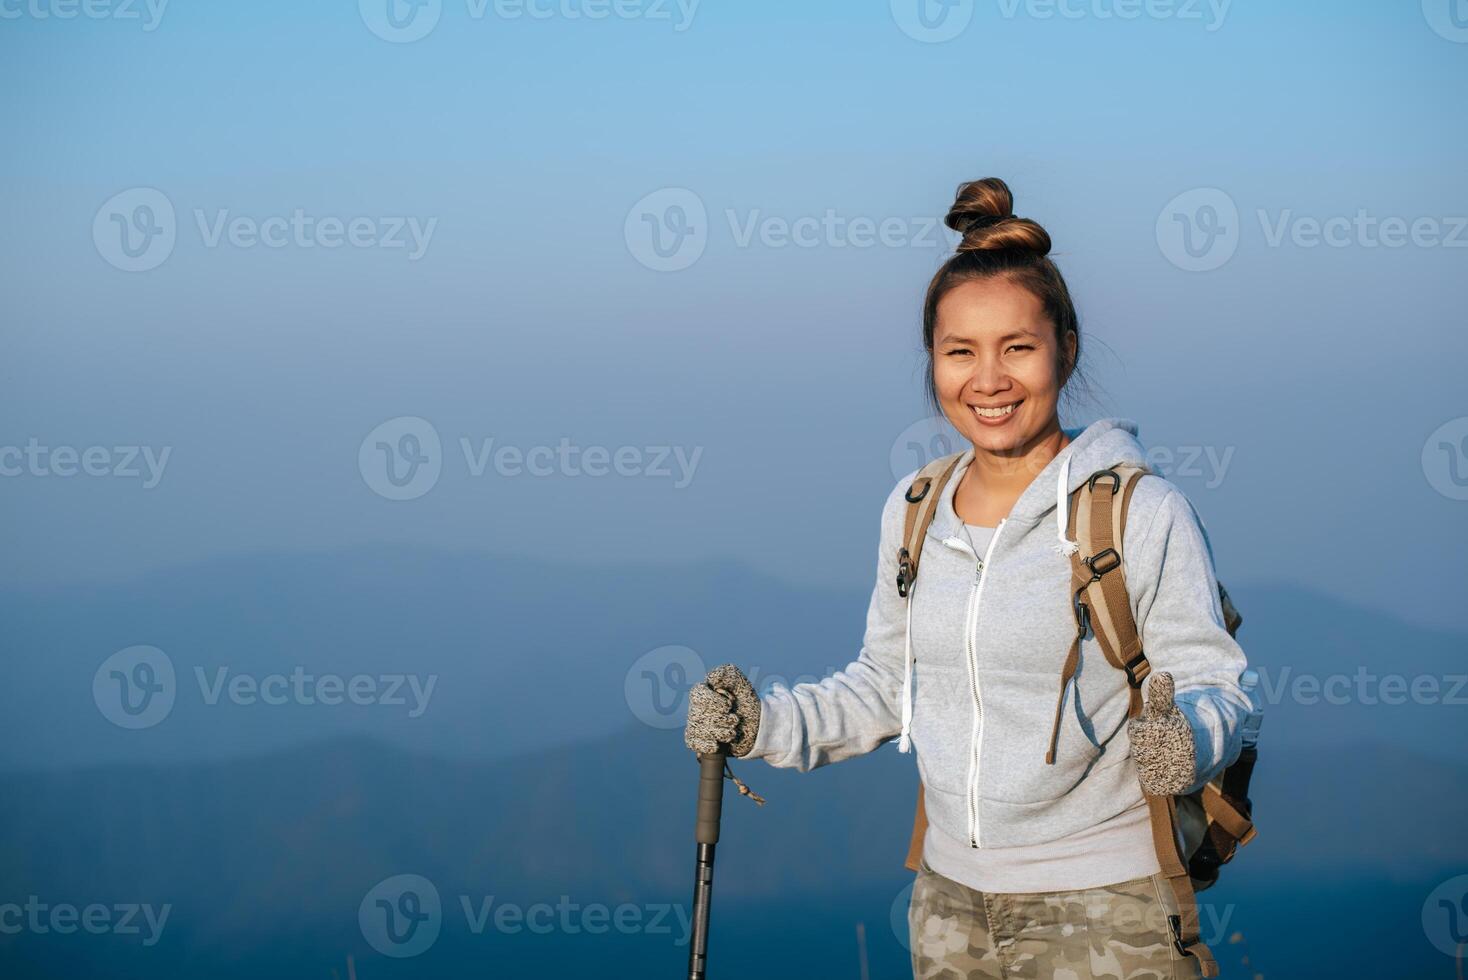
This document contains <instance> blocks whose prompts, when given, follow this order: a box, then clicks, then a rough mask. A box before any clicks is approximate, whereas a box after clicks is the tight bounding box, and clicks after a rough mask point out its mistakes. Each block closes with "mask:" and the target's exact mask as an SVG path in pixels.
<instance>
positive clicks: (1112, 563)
mask: <svg viewBox="0 0 1468 980" xmlns="http://www.w3.org/2000/svg"><path fill="white" fill-rule="evenodd" d="M1102 559H1106V561H1104V562H1103V561H1102ZM1097 562H1101V563H1102V564H1103V565H1104V566H1105V567H1103V568H1097V567H1096V563H1097ZM1081 564H1083V565H1085V566H1086V567H1087V568H1089V569H1090V570H1091V576H1092V577H1091V581H1092V582H1095V581H1097V580H1099V579H1100V578H1101V576H1103V575H1105V574H1106V573H1107V572H1109V571H1112V570H1114V569H1117V568H1120V567H1121V555H1119V554H1117V553H1116V549H1115V548H1107V549H1105V550H1104V551H1100V552H1097V553H1096V554H1094V555H1092V556H1091V557H1090V558H1082V559H1081Z"/></svg>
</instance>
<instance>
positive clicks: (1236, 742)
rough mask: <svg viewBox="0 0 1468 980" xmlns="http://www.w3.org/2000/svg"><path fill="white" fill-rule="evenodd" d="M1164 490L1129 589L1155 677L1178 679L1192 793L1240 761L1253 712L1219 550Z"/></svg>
mask: <svg viewBox="0 0 1468 980" xmlns="http://www.w3.org/2000/svg"><path fill="white" fill-rule="evenodd" d="M1143 479H1149V478H1148V477H1143ZM1166 487H1167V489H1166V492H1165V494H1164V495H1163V498H1162V501H1161V503H1160V504H1159V505H1158V507H1157V510H1156V512H1155V513H1154V514H1153V516H1152V519H1151V521H1150V523H1149V524H1148V526H1147V529H1146V530H1145V531H1144V532H1143V534H1142V536H1141V538H1139V539H1137V542H1136V544H1132V543H1131V542H1128V544H1127V548H1126V562H1127V578H1128V583H1127V584H1128V591H1129V592H1130V593H1131V595H1132V599H1133V603H1134V604H1135V607H1136V608H1135V609H1134V613H1135V615H1136V620H1137V629H1138V631H1139V633H1140V635H1141V640H1142V649H1143V650H1144V651H1145V652H1146V654H1147V659H1148V661H1149V662H1150V663H1151V665H1152V670H1153V672H1154V673H1155V672H1157V671H1164V670H1165V671H1168V672H1170V673H1171V674H1172V676H1173V680H1174V682H1175V683H1176V691H1177V694H1176V702H1177V706H1178V708H1179V709H1180V710H1181V711H1182V713H1183V716H1184V717H1185V718H1187V720H1188V724H1189V725H1190V726H1191V727H1192V729H1193V743H1194V747H1195V748H1196V750H1197V773H1196V779H1195V780H1194V782H1193V784H1192V785H1191V786H1190V787H1189V788H1188V792H1192V791H1194V790H1197V789H1199V788H1201V787H1202V786H1203V784H1204V783H1206V782H1207V781H1208V780H1210V779H1212V778H1213V777H1215V776H1217V775H1218V774H1219V773H1220V772H1222V771H1223V770H1224V769H1225V768H1227V767H1228V766H1229V765H1230V764H1232V763H1233V761H1234V760H1235V759H1237V758H1238V755H1239V749H1240V747H1241V744H1242V736H1243V722H1244V719H1245V718H1246V717H1247V715H1248V713H1249V701H1248V697H1247V696H1246V695H1245V694H1244V692H1243V689H1242V688H1240V687H1239V675H1240V674H1241V673H1242V672H1243V670H1244V668H1245V667H1247V666H1248V662H1247V660H1246V659H1245V656H1244V651H1243V650H1242V649H1241V648H1240V647H1239V645H1238V643H1237V642H1235V640H1234V638H1233V637H1231V636H1229V634H1228V630H1227V629H1226V628H1225V627H1224V625H1223V606H1222V603H1221V602H1220V600H1219V597H1218V580H1217V578H1216V577H1215V573H1214V569H1213V549H1212V546H1211V545H1210V544H1209V541H1208V535H1207V532H1206V530H1205V529H1204V528H1203V525H1202V521H1201V520H1200V519H1199V518H1198V516H1197V512H1196V511H1195V510H1194V509H1193V505H1192V503H1191V502H1190V501H1189V500H1188V498H1187V497H1186V496H1185V495H1184V494H1183V493H1182V492H1181V491H1180V490H1178V489H1177V488H1176V487H1173V486H1172V485H1170V484H1166ZM1137 491H1138V492H1140V491H1141V487H1140V486H1138V487H1137Z"/></svg>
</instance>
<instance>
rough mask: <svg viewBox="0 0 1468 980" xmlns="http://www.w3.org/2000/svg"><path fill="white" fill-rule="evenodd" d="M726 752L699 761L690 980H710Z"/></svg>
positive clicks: (704, 757)
mask: <svg viewBox="0 0 1468 980" xmlns="http://www.w3.org/2000/svg"><path fill="white" fill-rule="evenodd" d="M727 758H728V756H727V755H726V754H725V753H723V752H715V753H713V754H711V755H700V756H699V757H698V814H697V817H696V818H695V823H694V828H693V838H694V840H696V841H697V842H698V857H697V859H696V863H695V864H694V870H693V922H692V925H693V933H692V935H691V936H690V937H689V940H688V980H707V978H708V947H709V905H710V903H711V902H712V901H713V897H714V847H715V845H717V844H718V843H719V815H720V812H721V811H722V810H723V807H724V760H725V759H727Z"/></svg>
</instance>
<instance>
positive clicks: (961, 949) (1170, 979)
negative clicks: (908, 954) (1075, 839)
mask: <svg viewBox="0 0 1468 980" xmlns="http://www.w3.org/2000/svg"><path fill="white" fill-rule="evenodd" d="M1173 911H1175V904H1174V897H1173V895H1172V889H1171V888H1170V887H1169V886H1168V884H1167V879H1165V878H1163V877H1162V875H1160V874H1156V875H1152V876H1151V877H1148V878H1136V879H1134V880H1132V881H1124V882H1121V883H1119V884H1115V885H1105V886H1103V887H1100V888H1085V889H1081V890H1080V891H1072V892H1037V893H1033V894H1014V895H1006V894H998V893H992V892H980V891H975V890H974V889H972V888H969V887H968V886H966V885H962V884H959V883H958V882H956V881H953V880H951V879H949V878H945V877H943V876H942V875H940V874H938V873H937V872H936V871H934V870H933V869H932V868H930V867H928V863H927V862H926V861H923V862H922V864H921V865H920V870H919V871H918V874H917V880H916V881H915V882H914V883H913V888H912V904H911V905H910V906H908V912H907V925H908V933H909V938H910V939H911V949H912V975H913V977H914V980H980V978H986V977H1002V978H1015V980H1019V978H1036V980H1039V978H1047V980H1048V978H1051V977H1054V978H1057V980H1175V978H1191V977H1201V976H1202V975H1203V974H1202V971H1201V969H1200V967H1199V965H1198V961H1197V959H1195V958H1194V957H1191V956H1183V955H1181V954H1179V953H1178V952H1177V951H1176V950H1174V949H1173V946H1172V942H1171V935H1170V933H1169V931H1168V926H1167V915H1168V914H1169V913H1170V912H1173Z"/></svg>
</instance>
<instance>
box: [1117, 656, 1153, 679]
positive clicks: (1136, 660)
mask: <svg viewBox="0 0 1468 980" xmlns="http://www.w3.org/2000/svg"><path fill="white" fill-rule="evenodd" d="M1146 662H1147V655H1146V654H1145V653H1139V654H1137V655H1136V656H1135V657H1133V658H1132V659H1130V660H1128V661H1127V662H1126V663H1124V664H1122V665H1121V669H1122V670H1124V671H1126V679H1127V683H1128V684H1130V685H1131V686H1132V687H1141V686H1142V681H1144V680H1146V679H1147V674H1150V673H1152V671H1151V670H1148V671H1147V674H1143V675H1142V676H1141V677H1138V676H1137V667H1138V665H1140V664H1144V663H1146Z"/></svg>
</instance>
